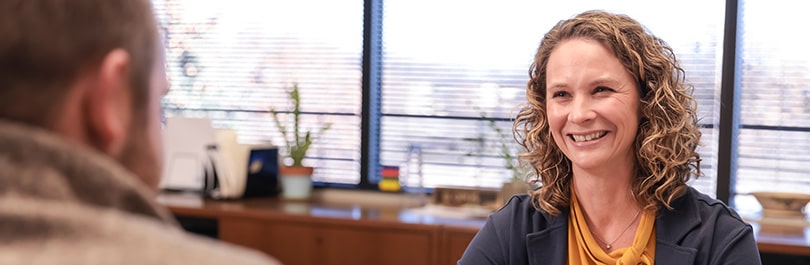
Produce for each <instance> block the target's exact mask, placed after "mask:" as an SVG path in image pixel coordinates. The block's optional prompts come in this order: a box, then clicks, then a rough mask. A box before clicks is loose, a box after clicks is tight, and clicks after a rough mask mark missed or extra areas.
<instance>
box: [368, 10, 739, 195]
mask: <svg viewBox="0 0 810 265" xmlns="http://www.w3.org/2000/svg"><path fill="white" fill-rule="evenodd" d="M668 8H672V9H678V10H682V11H689V13H691V14H695V15H690V16H689V19H686V20H685V19H683V16H682V14H684V13H683V12H678V11H676V10H672V11H671V12H660V10H661V9H660V5H659V4H656V3H648V2H646V1H619V2H610V3H606V2H603V1H578V2H565V3H559V2H557V3H554V4H550V3H547V2H541V1H506V2H504V1H496V2H492V1H441V2H437V1H427V0H415V1H387V2H385V10H384V18H383V22H384V23H383V51H384V55H383V83H382V112H383V113H382V114H383V119H382V126H381V127H382V138H381V139H382V144H381V158H380V160H381V163H382V164H387V165H407V163H406V162H407V161H406V160H407V158H408V153H409V150H413V149H414V147H418V148H417V149H421V151H422V158H423V159H422V163H423V166H422V173H423V178H424V185H425V186H428V187H436V186H468V187H480V188H497V187H499V186H500V185H501V183H502V182H503V181H504V180H507V179H508V178H509V177H510V176H511V175H510V171H509V170H507V169H506V168H505V166H504V164H505V161H504V159H503V158H501V157H500V156H501V155H500V154H501V153H500V149H499V148H500V145H499V144H498V143H499V141H500V139H499V137H498V134H497V133H495V131H494V130H493V128H492V127H491V126H490V123H489V122H486V121H485V120H482V119H480V118H481V113H485V115H486V116H488V117H491V118H494V119H496V120H498V121H497V122H496V124H497V127H499V128H501V130H502V131H503V132H505V133H506V134H507V137H510V138H507V139H505V140H507V141H510V145H511V147H512V148H513V149H512V151H513V152H514V153H515V154H516V153H517V151H518V149H517V146H516V145H515V144H514V143H513V142H514V141H512V140H511V133H510V132H511V120H510V119H511V118H513V117H514V115H515V114H516V113H515V111H516V109H515V108H514V107H515V106H517V105H518V104H520V103H523V102H525V91H524V90H525V87H526V82H527V81H528V74H527V73H528V69H529V65H530V64H531V62H532V58H533V55H534V53H535V51H536V49H537V44H538V43H539V41H540V40H541V38H542V37H543V34H544V33H545V32H546V31H547V30H548V29H550V28H551V26H553V25H554V24H555V23H557V22H558V21H559V20H561V19H566V18H568V17H570V16H573V15H574V14H576V13H579V12H582V11H585V10H588V9H605V10H608V11H613V12H618V13H625V14H628V15H630V16H632V17H634V18H636V19H637V20H639V21H640V22H642V24H644V25H646V26H647V27H648V28H650V29H651V31H652V32H653V33H654V34H656V35H658V36H659V37H662V38H663V39H664V40H666V41H668V42H669V43H670V45H672V46H673V48H674V49H675V51H676V53H677V55H678V56H679V59H680V60H681V63H682V65H683V66H684V67H685V68H686V71H687V78H688V79H689V81H690V82H691V83H693V84H694V85H695V93H694V94H695V96H696V97H697V99H698V101H699V112H700V113H699V116H700V118H701V123H702V125H703V126H704V129H703V133H704V135H703V138H702V144H703V146H702V147H701V148H700V153H701V155H702V156H703V158H704V160H703V161H704V164H703V167H702V168H703V170H704V173H705V176H704V177H702V178H700V179H699V180H697V181H695V182H693V183H692V184H693V185H694V186H696V187H697V188H698V189H700V190H701V191H703V192H706V193H709V194H714V193H715V186H716V184H715V183H716V181H715V179H716V176H715V174H716V173H715V172H716V171H715V168H716V165H715V162H714V161H716V157H717V155H716V153H717V136H716V135H717V133H716V127H717V126H716V124H717V117H718V115H717V113H718V109H717V108H718V103H717V102H718V96H717V95H718V91H719V83H718V80H719V71H720V56H721V54H722V45H719V43H721V38H722V30H723V17H722V14H723V10H724V9H723V4H722V3H721V2H718V3H706V2H703V1H686V2H679V3H678V5H672V6H671V7H668ZM650 11H656V12H650ZM696 13H697V14H696ZM672 21H679V22H678V23H672ZM684 28H689V29H699V30H689V31H685V30H684ZM415 183H416V182H410V184H415Z"/></svg>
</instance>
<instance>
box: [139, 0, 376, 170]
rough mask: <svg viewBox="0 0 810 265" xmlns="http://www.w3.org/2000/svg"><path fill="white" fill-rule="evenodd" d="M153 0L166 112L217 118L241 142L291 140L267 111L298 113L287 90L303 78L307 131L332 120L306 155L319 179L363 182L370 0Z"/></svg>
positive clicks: (302, 117) (304, 126)
mask: <svg viewBox="0 0 810 265" xmlns="http://www.w3.org/2000/svg"><path fill="white" fill-rule="evenodd" d="M153 3H154V6H155V9H156V11H157V13H158V17H159V20H160V22H161V24H162V25H163V27H164V29H165V31H166V32H165V34H166V35H165V36H166V41H167V45H166V46H167V47H166V49H167V64H168V71H169V75H170V79H171V92H170V93H169V94H168V95H167V96H166V98H165V99H164V107H165V108H166V112H167V115H187V116H209V117H211V118H212V119H213V122H214V126H215V127H220V128H232V129H235V130H236V131H237V132H238V133H239V140H240V141H241V142H243V143H250V144H254V143H265V142H271V143H273V144H275V145H279V146H283V145H284V140H283V139H282V137H281V135H280V134H279V132H278V130H277V129H276V127H275V125H274V123H273V120H272V118H271V115H270V114H269V112H268V110H269V109H270V108H271V107H273V108H276V109H277V110H279V111H288V110H291V108H292V106H291V105H290V103H289V100H288V98H287V94H286V89H288V88H290V87H291V86H292V84H293V83H297V84H298V85H299V87H300V94H301V99H302V102H301V110H302V112H304V114H302V116H301V122H302V128H306V129H313V130H317V129H318V128H320V127H321V126H323V124H325V123H327V122H330V123H332V129H331V130H329V131H328V132H326V134H324V135H323V138H321V139H320V140H319V141H317V142H316V143H315V144H314V145H313V147H312V148H311V150H310V152H309V153H308V156H307V158H306V159H304V163H305V164H306V165H311V166H315V167H316V168H317V169H316V172H315V176H314V180H315V181H329V182H339V183H358V182H359V180H360V164H359V159H360V140H361V139H360V109H361V95H360V94H361V52H362V46H363V45H362V37H363V24H362V23H363V1H362V0H343V1H331V0H302V1H284V2H278V1H261V0H234V1H201V0H154V1H153ZM324 21H328V23H324ZM281 116H282V117H287V116H288V115H287V114H282V115H281ZM326 143H328V144H326Z"/></svg>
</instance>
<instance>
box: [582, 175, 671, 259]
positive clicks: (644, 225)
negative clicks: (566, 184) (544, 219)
mask: <svg viewBox="0 0 810 265" xmlns="http://www.w3.org/2000/svg"><path fill="white" fill-rule="evenodd" d="M654 262H655V214H654V213H652V212H646V211H645V212H644V213H643V214H642V215H641V221H640V222H639V225H638V230H637V231H636V235H635V237H633V245H631V246H629V247H624V248H620V249H616V250H613V251H611V252H610V253H605V251H604V250H602V247H601V246H600V245H599V243H597V242H596V239H594V238H593V235H592V234H591V230H590V229H589V228H588V223H587V222H586V220H585V215H584V214H583V213H582V210H581V209H580V207H579V202H578V201H577V196H576V193H575V192H574V189H573V187H572V188H571V217H570V218H569V219H568V264H589V265H607V264H622V265H628V264H633V265H636V264H645V265H652V264H653V263H654Z"/></svg>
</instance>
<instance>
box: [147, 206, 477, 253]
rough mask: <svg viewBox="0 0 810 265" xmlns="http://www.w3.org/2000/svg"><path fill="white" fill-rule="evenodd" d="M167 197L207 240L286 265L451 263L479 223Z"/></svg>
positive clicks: (394, 212)
mask: <svg viewBox="0 0 810 265" xmlns="http://www.w3.org/2000/svg"><path fill="white" fill-rule="evenodd" d="M166 196H167V195H164V196H163V201H164V203H165V204H167V205H168V206H169V209H170V210H171V212H172V213H173V214H174V215H175V216H177V217H183V218H182V219H199V220H205V222H204V223H205V227H204V228H205V230H206V234H214V235H216V237H217V238H219V239H220V240H222V241H226V242H230V243H234V244H237V245H242V246H245V247H249V248H253V249H257V250H260V251H263V252H265V253H268V254H270V255H271V256H273V257H275V258H276V259H278V260H280V261H281V262H282V263H284V264H286V265H316V264H317V265H323V264H326V265H332V264H334V265H364V264H369V265H406V264H407V265H413V264H419V265H431V264H436V265H439V264H441V265H450V264H456V261H457V260H458V259H459V258H460V257H461V255H462V253H463V252H464V250H465V249H466V248H467V244H468V243H469V242H470V240H471V239H472V238H473V236H474V235H475V233H476V232H477V231H478V228H479V227H481V226H482V225H483V224H484V220H461V219H446V218H434V217H431V216H417V215H413V214H412V213H407V212H404V211H403V210H402V209H400V208H373V207H361V206H356V205H350V206H347V205H339V204H327V203H321V202H288V201H284V200H279V199H275V198H257V199H247V200H232V201H228V200H225V201H216V200H201V199H198V201H193V202H194V203H189V202H187V200H180V199H178V198H174V200H172V199H173V198H172V197H166ZM172 202H174V203H172ZM181 203H182V204H181ZM211 226H213V228H212V227H211ZM184 227H185V226H184ZM212 231H213V232H212Z"/></svg>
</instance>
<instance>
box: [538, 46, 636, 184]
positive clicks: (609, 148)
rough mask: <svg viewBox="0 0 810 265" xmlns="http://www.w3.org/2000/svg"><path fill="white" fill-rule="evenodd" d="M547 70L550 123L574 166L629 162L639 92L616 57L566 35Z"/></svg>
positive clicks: (550, 59) (597, 166) (547, 101)
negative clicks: (566, 37) (566, 38)
mask: <svg viewBox="0 0 810 265" xmlns="http://www.w3.org/2000/svg"><path fill="white" fill-rule="evenodd" d="M546 72H547V75H546V77H547V78H546V88H547V89H546V110H547V115H548V123H549V127H550V130H551V133H552V136H553V137H554V141H555V142H556V143H557V146H559V148H560V149H561V150H562V152H563V153H564V154H565V155H566V156H567V157H568V159H570V160H571V163H572V166H573V168H574V169H575V170H576V169H580V170H583V169H584V170H588V171H592V170H594V169H597V170H598V169H599V168H606V167H613V166H617V165H625V166H626V165H632V163H633V158H634V154H633V142H634V139H635V137H636V132H637V129H638V124H639V115H640V113H639V112H640V110H639V104H640V103H639V92H638V85H637V84H636V82H635V80H634V78H633V77H632V76H631V75H630V74H629V73H628V72H627V71H626V70H625V68H624V66H623V65H622V64H621V62H620V61H619V59H618V58H616V57H615V56H613V54H612V53H611V52H610V51H609V50H608V49H607V48H605V47H604V46H602V45H601V44H600V43H598V42H596V41H593V40H589V39H570V40H566V41H563V42H561V43H559V44H557V47H555V48H554V50H552V52H551V55H550V56H549V59H548V64H547V68H546Z"/></svg>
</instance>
